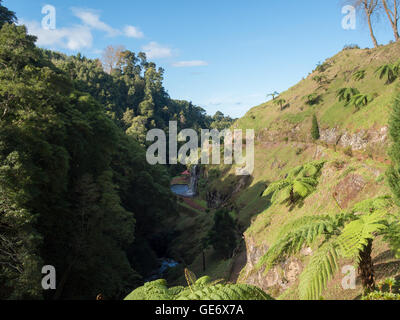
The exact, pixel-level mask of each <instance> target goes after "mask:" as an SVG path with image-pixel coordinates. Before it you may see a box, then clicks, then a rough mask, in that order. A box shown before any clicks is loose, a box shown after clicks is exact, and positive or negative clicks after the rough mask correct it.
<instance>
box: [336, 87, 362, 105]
mask: <svg viewBox="0 0 400 320" xmlns="http://www.w3.org/2000/svg"><path fill="white" fill-rule="evenodd" d="M359 93H360V91H358V90H357V89H355V88H342V89H339V90H338V91H337V93H336V97H337V98H338V100H339V102H342V101H344V102H345V105H347V104H349V102H350V100H351V98H352V97H353V96H355V95H357V94H359Z"/></svg>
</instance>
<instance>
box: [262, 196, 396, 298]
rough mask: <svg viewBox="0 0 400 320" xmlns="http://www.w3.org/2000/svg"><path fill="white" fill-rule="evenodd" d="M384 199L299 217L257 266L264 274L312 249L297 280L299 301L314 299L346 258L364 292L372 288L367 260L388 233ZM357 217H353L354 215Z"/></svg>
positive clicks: (368, 260) (372, 272) (386, 199)
mask: <svg viewBox="0 0 400 320" xmlns="http://www.w3.org/2000/svg"><path fill="white" fill-rule="evenodd" d="M390 205H391V201H389V199H388V198H387V197H380V198H377V199H374V200H368V201H363V202H361V203H359V204H357V205H356V206H355V207H354V209H353V210H352V211H351V212H349V213H341V214H338V215H336V216H334V217H331V216H311V217H303V218H300V219H297V220H295V221H294V222H291V223H289V224H287V225H285V226H284V227H283V228H282V229H281V231H280V233H279V235H278V237H277V240H276V241H275V243H274V244H273V245H272V246H271V247H270V248H269V250H268V251H267V253H266V254H265V255H264V256H263V257H262V258H261V260H260V261H259V263H258V265H257V266H258V268H261V267H262V266H265V268H266V269H265V272H268V271H269V270H270V269H271V268H272V267H274V266H275V265H276V264H277V263H279V262H280V261H282V260H284V259H286V258H287V257H289V256H291V255H294V254H297V253H299V252H300V251H301V249H302V248H304V247H307V246H316V247H317V248H316V250H315V252H314V254H313V255H312V256H311V258H310V261H309V263H308V265H307V266H306V268H305V269H304V271H303V273H302V274H301V276H300V284H299V295H300V298H301V299H307V300H309V299H318V298H319V297H320V296H321V294H322V292H323V290H324V289H325V288H326V285H327V283H328V282H329V280H331V279H332V277H333V275H334V274H335V273H336V272H337V270H338V260H339V259H340V258H350V259H352V260H353V261H354V263H355V264H356V265H357V266H358V268H359V273H360V276H361V280H362V283H363V286H364V288H366V289H368V290H369V291H371V290H374V288H375V279H374V269H373V263H372V258H371V252H372V243H373V240H374V238H375V237H376V236H377V235H379V234H385V232H386V231H387V230H388V226H389V225H390V222H389V220H390V219H389V215H388V214H387V207H388V206H390ZM356 213H357V215H356Z"/></svg>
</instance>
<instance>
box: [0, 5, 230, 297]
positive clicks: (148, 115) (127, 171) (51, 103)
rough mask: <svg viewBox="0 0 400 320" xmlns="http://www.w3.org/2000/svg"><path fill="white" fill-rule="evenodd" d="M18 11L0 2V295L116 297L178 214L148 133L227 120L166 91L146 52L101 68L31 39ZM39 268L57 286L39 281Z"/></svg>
mask: <svg viewBox="0 0 400 320" xmlns="http://www.w3.org/2000/svg"><path fill="white" fill-rule="evenodd" d="M16 20H17V19H16V16H15V14H14V13H13V12H11V11H9V10H7V9H6V8H5V7H4V6H1V1H0V28H1V30H0V113H1V118H0V121H1V126H0V299H22V298H24V299H41V298H53V299H68V298H74V299H93V298H94V297H96V295H97V294H99V293H102V294H103V295H104V296H105V297H106V298H108V299H117V298H121V297H124V296H125V295H126V294H127V293H128V292H130V291H132V289H134V288H136V287H137V286H139V285H140V284H142V283H143V282H142V280H143V279H142V276H143V275H142V271H143V270H146V268H148V265H146V263H150V264H151V261H150V262H149V259H150V260H151V258H152V257H153V256H156V253H154V251H153V249H152V245H153V242H154V241H155V242H157V241H160V240H157V239H159V238H160V237H161V238H162V237H163V236H168V235H165V234H162V235H160V230H162V225H163V221H164V220H165V219H167V218H168V217H171V216H174V215H175V214H176V197H175V196H174V195H173V194H172V193H171V191H170V174H171V172H173V171H174V170H176V169H174V168H171V167H170V168H168V167H162V166H150V165H148V164H147V162H146V158H145V149H144V146H145V144H146V141H145V136H146V132H147V130H149V129H151V128H162V129H165V128H167V127H168V121H170V120H176V121H178V123H179V126H181V127H191V128H209V127H218V126H219V124H220V123H223V122H226V121H228V122H229V121H232V119H230V118H229V117H225V116H224V115H223V114H221V113H217V114H216V115H215V116H214V117H210V116H207V115H206V114H205V111H204V110H203V109H202V108H200V107H197V106H194V105H193V104H192V103H190V102H187V101H178V100H173V99H171V98H170V97H169V95H168V94H167V92H166V90H165V89H164V87H163V83H162V82H163V77H164V71H163V70H162V69H161V68H157V66H156V65H155V64H154V63H152V62H149V61H147V59H146V56H145V54H143V53H139V54H138V55H136V54H135V53H134V52H131V51H123V52H121V53H120V54H119V55H118V56H117V57H116V63H115V65H114V66H113V67H112V68H111V69H110V70H108V71H107V72H105V71H104V70H105V68H104V65H103V63H102V62H101V61H100V60H90V59H87V58H85V57H83V56H81V55H80V54H78V55H76V56H66V55H64V54H60V53H56V52H51V51H47V50H43V49H40V48H38V47H36V45H35V41H36V38H35V37H34V36H31V35H29V34H27V30H26V28H25V26H17V25H16V24H15V22H16ZM149 257H150V258H149ZM44 265H53V266H54V267H55V268H56V270H57V277H58V278H57V283H58V285H57V290H54V291H52V290H51V291H48V292H46V293H44V291H43V290H42V287H41V277H42V273H41V268H42V267H43V266H44Z"/></svg>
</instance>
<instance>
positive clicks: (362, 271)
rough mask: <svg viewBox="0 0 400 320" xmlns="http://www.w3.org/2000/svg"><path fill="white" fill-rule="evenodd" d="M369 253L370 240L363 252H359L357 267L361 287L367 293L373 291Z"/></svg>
mask: <svg viewBox="0 0 400 320" xmlns="http://www.w3.org/2000/svg"><path fill="white" fill-rule="evenodd" d="M371 253H372V239H369V240H368V244H367V245H366V246H365V247H364V250H363V251H361V252H360V263H359V265H358V273H359V275H360V277H361V281H362V285H363V287H364V289H366V290H367V291H374V290H375V273H374V265H373V263H372V257H371Z"/></svg>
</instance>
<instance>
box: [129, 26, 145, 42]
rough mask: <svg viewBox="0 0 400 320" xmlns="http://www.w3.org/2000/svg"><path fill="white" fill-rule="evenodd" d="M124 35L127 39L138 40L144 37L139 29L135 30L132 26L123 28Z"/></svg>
mask: <svg viewBox="0 0 400 320" xmlns="http://www.w3.org/2000/svg"><path fill="white" fill-rule="evenodd" d="M124 33H125V36H127V37H128V38H136V39H140V38H143V37H144V34H143V32H142V31H140V30H139V28H136V27H134V26H126V27H125V28H124Z"/></svg>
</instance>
